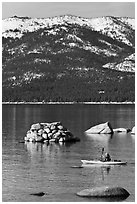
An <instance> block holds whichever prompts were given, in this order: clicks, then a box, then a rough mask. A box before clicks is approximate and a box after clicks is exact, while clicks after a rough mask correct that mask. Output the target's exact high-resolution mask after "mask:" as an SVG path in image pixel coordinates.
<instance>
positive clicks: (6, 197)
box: [2, 104, 135, 202]
mask: <svg viewBox="0 0 137 204" xmlns="http://www.w3.org/2000/svg"><path fill="white" fill-rule="evenodd" d="M134 111H135V108H134V105H129V106H125V105H124V106H123V105H78V104H75V105H4V106H3V108H2V112H3V117H2V120H3V121H2V159H3V160H2V163H3V164H2V181H3V183H2V187H3V188H2V194H3V201H5V202H11V201H12V202H16V201H17V202H50V201H53V202H62V201H63V202H65V201H67V202H97V201H99V202H100V201H103V199H101V200H98V199H87V198H81V197H78V196H76V192H79V191H80V190H81V189H86V188H93V187H95V186H98V185H99V186H104V185H109V186H111V185H114V184H115V185H118V186H119V185H120V186H122V187H125V188H126V189H127V190H128V191H129V192H130V193H131V195H130V196H129V198H127V199H126V201H134V199H135V154H134V152H135V139H134V138H135V136H131V133H128V134H125V133H124V134H123V133H122V134H121V133H115V134H113V135H112V136H111V135H106V134H105V135H104V134H99V135H94V134H93V135H92V136H91V135H85V134H84V132H85V130H87V129H88V128H89V127H91V126H94V125H96V124H100V123H103V122H106V121H110V122H111V125H112V127H113V128H117V127H124V128H132V127H133V126H134V124H135V119H134V116H135V113H134ZM54 121H61V122H62V124H63V125H64V126H66V127H67V128H68V129H69V130H70V131H71V132H72V133H73V134H74V135H75V136H76V137H79V138H80V142H77V143H73V144H71V143H66V144H63V143H59V144H55V143H44V144H41V143H29V142H26V143H19V142H20V141H22V140H23V139H24V136H25V134H26V132H27V130H28V129H30V125H31V124H33V123H37V122H54ZM102 146H103V147H105V151H108V152H109V153H110V155H111V157H112V159H120V160H122V161H127V162H128V165H127V166H125V167H124V166H117V167H116V166H115V167H112V166H111V167H95V166H92V167H89V168H86V167H84V168H70V167H72V166H81V165H82V163H81V160H82V159H87V160H90V159H92V160H93V159H97V158H99V157H100V155H101V149H102ZM127 178H128V180H127ZM34 192H46V193H47V194H46V196H43V197H38V198H37V197H34V196H30V193H34ZM104 201H106V202H107V201H108V200H104ZM110 201H112V200H110Z"/></svg>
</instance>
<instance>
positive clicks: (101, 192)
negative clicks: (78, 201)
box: [77, 186, 130, 198]
mask: <svg viewBox="0 0 137 204" xmlns="http://www.w3.org/2000/svg"><path fill="white" fill-rule="evenodd" d="M77 195H78V196H81V197H124V198H127V197H128V196H129V195H130V194H129V192H128V191H127V190H125V189H124V188H121V187H108V186H102V187H95V188H92V189H84V190H82V191H80V192H78V193H77Z"/></svg>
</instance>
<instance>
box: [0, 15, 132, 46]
mask: <svg viewBox="0 0 137 204" xmlns="http://www.w3.org/2000/svg"><path fill="white" fill-rule="evenodd" d="M117 19H118V20H119V21H121V22H124V23H126V24H128V25H129V26H130V27H131V28H132V29H135V19H130V18H117ZM68 23H69V24H78V25H80V26H88V27H90V28H91V29H92V30H95V31H100V32H102V33H103V34H107V35H108V36H110V37H112V38H117V39H119V40H122V41H123V42H124V43H126V44H128V45H131V43H130V42H129V41H128V40H127V39H126V38H125V35H124V32H123V31H124V30H123V29H125V27H123V26H122V25H123V24H116V23H115V21H114V20H113V18H112V17H100V18H90V19H88V18H82V17H76V16H68V15H66V16H59V17H53V18H45V19H42V18H34V19H32V18H26V19H22V18H17V17H16V18H15V17H12V18H8V19H4V20H2V36H3V37H5V38H7V37H12V38H17V37H18V38H20V37H22V36H23V35H24V33H26V32H33V31H36V30H38V29H40V28H50V29H51V28H52V27H53V26H56V25H61V28H62V29H64V30H66V31H67V28H66V27H65V26H66V25H67V24H68ZM15 29H17V30H16V31H17V32H15ZM58 31H59V29H58V28H56V27H55V28H53V29H52V30H48V31H47V33H48V34H52V35H56V33H57V32H58ZM127 32H128V30H127ZM75 37H76V36H75ZM77 40H78V39H77ZM79 41H80V39H79Z"/></svg>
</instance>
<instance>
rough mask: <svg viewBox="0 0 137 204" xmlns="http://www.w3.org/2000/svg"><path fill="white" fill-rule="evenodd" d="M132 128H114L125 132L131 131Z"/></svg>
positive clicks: (116, 130) (115, 130)
mask: <svg viewBox="0 0 137 204" xmlns="http://www.w3.org/2000/svg"><path fill="white" fill-rule="evenodd" d="M130 131H131V130H130V129H126V128H115V129H113V132H118V133H119V132H125V133H128V132H130Z"/></svg>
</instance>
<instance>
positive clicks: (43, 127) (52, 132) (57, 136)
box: [24, 122, 79, 142]
mask: <svg viewBox="0 0 137 204" xmlns="http://www.w3.org/2000/svg"><path fill="white" fill-rule="evenodd" d="M24 140H25V141H27V142H76V141H79V138H77V137H75V136H74V135H73V134H72V133H71V132H70V131H69V130H68V129H67V128H65V127H64V126H63V125H62V123H61V122H53V123H36V124H32V125H31V128H30V130H29V131H28V132H27V134H26V137H25V138H24Z"/></svg>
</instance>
